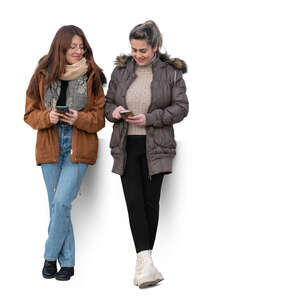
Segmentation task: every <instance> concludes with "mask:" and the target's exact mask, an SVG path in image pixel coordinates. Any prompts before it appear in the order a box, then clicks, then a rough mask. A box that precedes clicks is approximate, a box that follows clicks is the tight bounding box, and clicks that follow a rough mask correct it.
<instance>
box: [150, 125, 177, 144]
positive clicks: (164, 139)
mask: <svg viewBox="0 0 300 300" xmlns="http://www.w3.org/2000/svg"><path fill="white" fill-rule="evenodd" d="M154 142H155V144H157V145H159V146H161V147H164V148H176V141H175V138H174V129H173V127H172V126H165V127H162V128H155V129H154Z"/></svg>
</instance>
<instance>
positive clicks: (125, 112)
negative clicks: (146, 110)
mask: <svg viewBox="0 0 300 300" xmlns="http://www.w3.org/2000/svg"><path fill="white" fill-rule="evenodd" d="M119 113H120V115H121V117H122V119H123V120H126V119H127V118H128V117H131V116H134V114H133V112H132V111H131V110H130V109H126V110H120V112H119Z"/></svg>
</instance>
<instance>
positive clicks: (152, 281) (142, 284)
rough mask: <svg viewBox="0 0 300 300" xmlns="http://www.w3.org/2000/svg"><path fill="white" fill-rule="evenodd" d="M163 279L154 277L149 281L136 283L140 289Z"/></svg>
mask: <svg viewBox="0 0 300 300" xmlns="http://www.w3.org/2000/svg"><path fill="white" fill-rule="evenodd" d="M162 280H163V279H156V280H150V281H145V282H143V283H141V284H137V285H138V286H139V288H140V289H143V288H146V287H148V286H153V285H156V284H158V283H159V282H161V281H162Z"/></svg>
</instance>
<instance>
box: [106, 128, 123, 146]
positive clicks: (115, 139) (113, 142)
mask: <svg viewBox="0 0 300 300" xmlns="http://www.w3.org/2000/svg"><path fill="white" fill-rule="evenodd" d="M121 130H122V126H121V123H115V124H114V126H113V132H112V134H111V138H110V143H109V147H110V148H115V147H117V146H119V145H120V142H121Z"/></svg>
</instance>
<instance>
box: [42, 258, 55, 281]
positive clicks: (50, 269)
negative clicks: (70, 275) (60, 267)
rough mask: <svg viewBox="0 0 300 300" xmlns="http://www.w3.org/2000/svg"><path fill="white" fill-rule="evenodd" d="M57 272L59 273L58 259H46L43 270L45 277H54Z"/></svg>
mask: <svg viewBox="0 0 300 300" xmlns="http://www.w3.org/2000/svg"><path fill="white" fill-rule="evenodd" d="M56 273H57V268H56V260H55V261H50V260H45V263H44V267H43V271H42V274H43V277H44V278H47V279H50V278H54V277H55V275H56Z"/></svg>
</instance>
